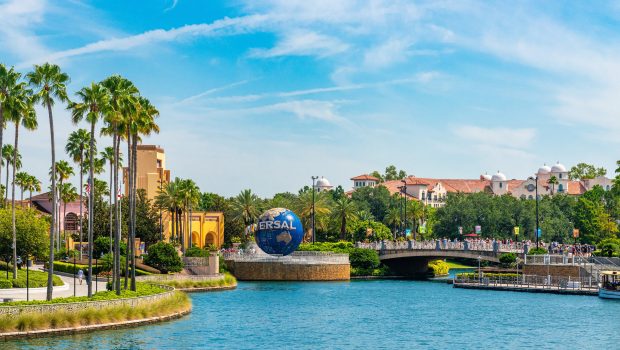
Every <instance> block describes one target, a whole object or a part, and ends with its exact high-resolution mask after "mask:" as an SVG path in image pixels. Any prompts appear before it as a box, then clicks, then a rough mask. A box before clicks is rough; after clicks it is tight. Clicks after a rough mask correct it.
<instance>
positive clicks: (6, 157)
mask: <svg viewBox="0 0 620 350" xmlns="http://www.w3.org/2000/svg"><path fill="white" fill-rule="evenodd" d="M6 112H7V113H8V112H9V110H7V111H6ZM7 116H8V117H9V118H10V115H7ZM5 119H6V118H5ZM15 154H16V153H15V147H13V145H11V144H9V143H7V144H6V145H4V146H2V161H3V162H4V161H6V185H4V186H5V187H6V188H7V189H8V188H9V165H10V164H13V157H14V156H15ZM15 166H17V169H21V167H22V155H21V154H19V152H17V157H16V159H15ZM8 200H9V191H5V194H4V202H5V203H6V202H8Z"/></svg>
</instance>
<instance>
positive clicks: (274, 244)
mask: <svg viewBox="0 0 620 350" xmlns="http://www.w3.org/2000/svg"><path fill="white" fill-rule="evenodd" d="M303 238H304V229H303V227H301V221H299V218H298V217H297V215H295V213H293V212H292V211H290V210H288V209H285V208H273V209H269V210H267V211H266V212H264V213H263V215H261V216H260V217H259V218H258V225H256V234H255V239H256V244H258V246H259V247H260V249H262V250H263V251H264V252H265V253H267V254H279V255H289V254H291V253H292V252H294V251H295V249H297V247H299V244H300V243H301V241H302V240H303Z"/></svg>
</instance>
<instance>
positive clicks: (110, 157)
mask: <svg viewBox="0 0 620 350" xmlns="http://www.w3.org/2000/svg"><path fill="white" fill-rule="evenodd" d="M100 155H101V160H103V161H104V163H105V162H106V161H107V162H108V163H109V164H110V189H109V191H108V195H109V201H110V254H112V249H113V247H112V241H113V239H112V232H113V230H114V229H113V228H114V211H113V207H112V195H113V192H112V185H113V181H114V178H113V175H114V159H115V154H114V147H106V148H105V149H104V150H103V151H101V153H100ZM116 156H117V157H118V159H119V161H120V162H122V161H123V158H122V154H120V153H119V154H118V155H116Z"/></svg>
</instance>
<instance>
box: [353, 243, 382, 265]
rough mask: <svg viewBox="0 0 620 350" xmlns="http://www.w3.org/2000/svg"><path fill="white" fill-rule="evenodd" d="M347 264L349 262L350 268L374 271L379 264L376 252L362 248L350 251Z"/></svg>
mask: <svg viewBox="0 0 620 350" xmlns="http://www.w3.org/2000/svg"><path fill="white" fill-rule="evenodd" d="M349 262H351V267H353V268H360V269H375V268H377V267H379V264H380V263H381V262H380V261H379V254H377V252H376V251H374V250H372V249H363V248H353V249H351V251H350V253H349Z"/></svg>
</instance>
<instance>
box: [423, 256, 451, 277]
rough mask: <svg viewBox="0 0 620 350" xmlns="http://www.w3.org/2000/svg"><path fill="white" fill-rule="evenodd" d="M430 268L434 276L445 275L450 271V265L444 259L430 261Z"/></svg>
mask: <svg viewBox="0 0 620 350" xmlns="http://www.w3.org/2000/svg"><path fill="white" fill-rule="evenodd" d="M428 269H429V272H430V273H432V274H433V275H434V276H445V275H447V274H448V272H449V271H450V266H449V265H448V263H446V262H445V261H443V260H433V261H430V262H429V263H428Z"/></svg>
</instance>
